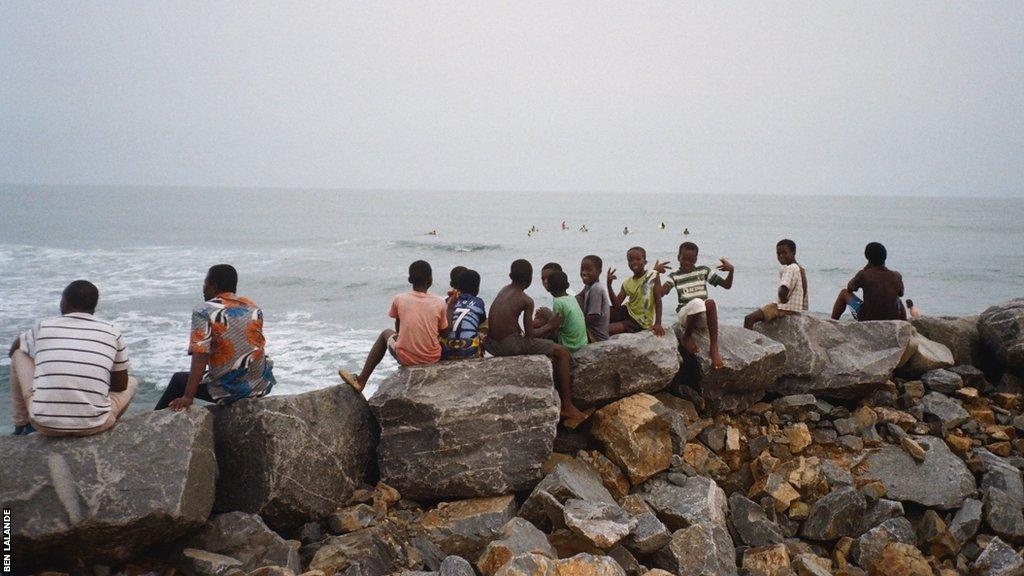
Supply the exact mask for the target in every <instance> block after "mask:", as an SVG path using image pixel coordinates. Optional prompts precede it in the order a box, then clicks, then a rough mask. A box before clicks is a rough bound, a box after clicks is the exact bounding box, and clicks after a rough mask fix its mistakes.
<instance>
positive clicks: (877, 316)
mask: <svg viewBox="0 0 1024 576" xmlns="http://www.w3.org/2000/svg"><path fill="white" fill-rule="evenodd" d="M886 256H887V252H886V250H885V246H882V245H881V244H879V243H878V242H871V243H869V244H868V245H867V246H865V247H864V257H865V258H867V260H868V264H867V266H865V267H864V268H862V269H861V270H860V271H859V272H857V274H856V275H855V276H854V277H853V279H851V280H850V283H849V284H847V285H846V288H844V289H842V290H840V291H839V296H838V297H837V298H836V302H835V304H834V305H833V306H832V319H833V320H839V318H840V317H841V316H842V315H843V312H844V311H845V310H846V308H847V306H849V308H850V314H851V315H852V316H853V319H854V320H861V321H866V320H906V319H907V310H906V308H904V307H903V300H901V298H903V276H901V275H900V273H899V272H897V271H895V270H890V269H888V268H886V267H885V259H886ZM857 290H863V291H864V298H863V299H861V298H858V297H857V295H856V294H855V292H856V291H857Z"/></svg>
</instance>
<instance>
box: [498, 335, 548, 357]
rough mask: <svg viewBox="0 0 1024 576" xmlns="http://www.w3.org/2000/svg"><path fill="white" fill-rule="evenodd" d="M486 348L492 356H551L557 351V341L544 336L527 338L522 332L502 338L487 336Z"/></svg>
mask: <svg viewBox="0 0 1024 576" xmlns="http://www.w3.org/2000/svg"><path fill="white" fill-rule="evenodd" d="M484 349H485V350H487V351H488V352H490V353H491V355H492V356H530V355H533V354H543V355H544V356H551V355H552V354H553V353H554V352H555V342H554V341H553V340H544V339H543V338H527V337H525V336H523V335H521V334H512V335H510V336H506V337H505V338H504V339H502V340H495V339H493V338H487V339H485V340H484Z"/></svg>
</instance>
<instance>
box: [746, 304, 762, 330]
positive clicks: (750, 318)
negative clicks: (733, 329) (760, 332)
mask: <svg viewBox="0 0 1024 576" xmlns="http://www.w3.org/2000/svg"><path fill="white" fill-rule="evenodd" d="M758 322H764V312H763V311H762V310H761V309H760V308H758V309H757V310H754V311H753V312H751V313H750V314H747V315H746V317H744V318H743V327H744V328H746V329H747V330H753V329H754V324H757V323H758Z"/></svg>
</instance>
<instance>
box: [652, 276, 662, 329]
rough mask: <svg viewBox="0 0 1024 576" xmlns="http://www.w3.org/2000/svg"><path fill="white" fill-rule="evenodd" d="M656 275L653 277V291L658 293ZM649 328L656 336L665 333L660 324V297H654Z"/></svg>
mask: <svg viewBox="0 0 1024 576" xmlns="http://www.w3.org/2000/svg"><path fill="white" fill-rule="evenodd" d="M660 284H661V283H660V282H659V281H658V277H657V276H655V277H654V293H655V294H657V293H658V289H659V285H660ZM651 330H653V331H654V334H655V335H657V336H664V335H665V327H664V326H662V325H661V298H655V299H654V326H651Z"/></svg>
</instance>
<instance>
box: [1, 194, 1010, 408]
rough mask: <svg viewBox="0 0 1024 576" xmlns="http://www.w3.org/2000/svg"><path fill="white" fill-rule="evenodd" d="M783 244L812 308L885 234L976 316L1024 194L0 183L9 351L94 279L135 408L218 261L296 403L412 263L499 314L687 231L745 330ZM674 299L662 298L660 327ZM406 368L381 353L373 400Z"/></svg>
mask: <svg viewBox="0 0 1024 576" xmlns="http://www.w3.org/2000/svg"><path fill="white" fill-rule="evenodd" d="M563 221H564V222H565V225H566V229H563V228H562V222H563ZM662 223H664V224H665V228H664V229H662V228H661V224H662ZM584 225H585V226H586V228H587V230H588V231H587V232H581V231H580V228H581V226H584ZM534 227H536V231H535V232H533V233H532V234H531V233H530V230H531V229H532V228H534ZM626 227H628V229H629V234H628V235H626V234H624V233H623V232H624V229H625V228H626ZM684 229H689V232H690V233H689V234H688V235H684V234H683V231H684ZM431 231H436V235H431V234H429V232H431ZM781 238H791V239H793V240H794V241H796V243H797V260H798V261H799V262H800V264H801V265H803V266H804V267H805V268H806V270H807V280H808V292H809V296H810V307H811V311H812V312H813V313H816V314H822V315H825V314H828V312H829V311H830V310H831V307H832V303H833V302H834V300H835V297H836V293H837V292H838V291H839V289H840V288H842V287H843V286H845V284H846V282H847V281H848V280H849V278H850V277H852V276H853V274H854V273H855V272H856V271H857V269H859V268H860V267H862V266H863V265H864V258H863V249H864V245H865V244H866V243H868V242H871V241H878V242H882V243H884V244H885V245H886V247H887V248H888V250H889V266H890V267H891V268H893V269H895V270H898V271H900V272H901V273H902V274H903V279H904V283H905V285H906V295H907V297H909V298H912V299H913V300H914V302H915V303H916V304H917V305H918V306H919V307H920V308H921V311H922V312H923V313H924V314H929V315H965V314H977V313H979V312H981V311H982V310H984V309H985V308H986V307H988V306H989V305H991V304H995V303H997V302H1000V301H1003V300H1006V299H1008V298H1011V297H1018V296H1024V200H1021V199H1007V198H1001V199H997V198H907V197H887V198H873V197H824V196H822V197H784V196H729V195H716V194H664V195H654V194H609V193H586V192H581V193H579V194H554V193H543V194H542V193H499V192H471V191H464V192H374V191H331V190H270V189H258V190H251V189H250V190H246V189H227V188H149V187H137V188H126V187H26V186H10V185H8V186H0V344H2V345H3V347H4V349H5V350H6V347H7V346H8V345H9V343H10V342H11V340H12V339H13V338H14V337H15V336H16V335H17V334H18V333H19V332H21V331H23V330H25V329H27V328H28V327H30V326H31V325H32V323H33V322H34V321H36V320H38V319H40V318H44V317H47V316H53V315H57V314H58V313H59V312H58V304H59V301H60V292H61V290H62V289H63V287H64V286H65V285H66V284H67V283H68V282H70V281H72V280H75V279H78V278H85V279H88V280H90V281H92V282H93V283H94V284H96V285H97V286H98V287H99V290H100V302H99V309H98V310H97V315H98V316H99V317H101V318H104V319H106V320H109V321H112V322H114V323H115V324H117V326H118V327H120V329H121V330H122V332H123V334H124V337H125V340H126V342H127V344H128V350H129V354H130V357H131V372H132V374H133V375H135V376H136V377H138V378H139V380H140V384H141V385H140V391H139V395H138V396H137V397H136V400H135V402H134V404H133V409H149V408H151V407H152V405H153V404H154V403H155V401H156V398H157V397H158V396H159V391H160V390H161V389H163V387H165V386H166V384H167V381H168V380H169V379H170V377H171V374H172V373H174V372H176V371H183V370H187V369H188V366H189V360H188V357H187V356H186V354H185V351H186V345H187V338H188V327H189V318H190V313H191V310H192V308H193V306H195V305H196V304H197V303H199V302H200V301H201V300H202V283H203V277H204V275H205V272H206V269H207V268H208V267H209V266H211V265H213V264H217V263H222V262H226V263H230V264H232V265H234V266H235V267H236V268H237V269H238V273H239V286H238V292H239V293H240V294H242V295H244V296H248V297H250V298H252V299H253V300H255V301H256V302H257V303H258V304H259V305H260V306H261V307H262V308H263V311H264V317H265V334H266V338H267V353H268V354H269V355H270V356H271V357H272V358H273V360H274V362H275V368H274V371H275V374H276V376H277V381H278V385H277V387H275V389H274V393H275V394H294V393H297V392H303V391H307V390H313V389H316V388H321V387H324V386H330V385H333V384H338V383H339V382H340V380H339V378H338V376H337V374H336V371H337V369H338V368H348V369H350V370H358V369H359V368H360V367H361V366H362V362H363V360H364V358H365V355H366V352H367V351H368V350H369V348H370V346H371V344H372V343H373V341H374V339H375V338H376V335H377V334H378V333H379V331H380V330H382V329H384V328H388V327H392V326H393V324H394V323H393V321H392V320H391V319H390V318H388V316H387V313H388V308H389V305H390V303H391V299H392V297H393V296H394V295H395V294H397V293H399V292H402V291H406V290H408V289H409V285H408V283H407V282H406V276H407V268H408V265H409V263H410V262H412V261H413V260H417V259H423V260H426V261H428V262H430V264H431V265H432V266H433V269H434V287H433V288H432V290H431V291H432V292H433V293H435V294H439V295H440V294H444V292H445V290H446V289H447V287H448V273H449V270H450V269H451V268H452V267H453V266H456V265H462V266H467V267H469V268H473V269H475V270H477V271H479V272H480V275H481V277H482V282H481V294H480V295H481V296H482V297H483V298H484V300H485V301H486V302H488V303H489V302H490V301H491V299H492V298H493V296H494V294H495V293H496V292H497V291H498V289H499V288H501V286H502V285H504V284H506V283H507V282H508V266H509V263H511V262H512V260H514V259H517V258H526V259H528V260H530V261H531V262H532V263H533V264H534V269H535V273H539V270H540V266H541V265H542V264H544V263H546V262H549V261H554V262H558V263H560V264H561V265H562V266H563V268H564V269H565V270H566V272H567V273H568V275H569V279H570V282H571V283H572V288H573V289H574V290H579V289H580V280H579V262H580V259H581V258H582V257H583V256H585V255H587V254H596V255H598V256H600V257H601V258H602V259H604V262H605V269H606V270H607V269H608V268H615V269H617V271H618V276H619V280H618V281H617V282H616V285H618V283H619V282H621V281H622V280H623V279H625V277H626V276H627V275H628V274H629V271H628V268H627V266H626V250H627V249H628V248H630V247H631V246H642V247H644V248H645V249H646V250H647V255H648V261H649V263H650V264H653V263H654V262H655V260H663V261H666V260H667V261H671V262H672V263H673V264H675V260H676V253H677V251H678V246H679V243H680V242H683V241H686V240H688V241H691V242H695V243H696V244H698V245H699V246H700V257H699V262H700V263H703V264H707V265H715V264H716V263H717V261H718V259H719V258H727V259H729V261H731V262H732V263H733V264H734V265H735V267H736V276H735V282H734V285H733V288H732V289H731V290H722V289H720V288H712V289H711V295H712V297H713V298H715V299H716V300H717V301H718V304H719V310H720V315H721V318H722V322H725V323H729V324H739V323H741V322H742V318H743V316H744V315H746V314H747V313H748V312H749V311H751V310H753V309H754V308H756V307H759V306H761V305H763V304H765V303H767V302H770V301H772V299H773V298H774V297H775V293H776V286H777V282H778V262H777V261H776V259H775V244H776V242H777V241H778V240H779V239H781ZM602 281H603V279H602ZM529 293H530V295H531V296H533V298H534V299H535V300H536V301H537V302H538V305H545V304H549V303H550V301H551V297H550V296H549V295H548V294H545V293H544V291H543V289H542V288H541V286H540V284H539V280H538V281H536V282H535V283H534V285H533V286H532V287H531V288H530V290H529ZM674 300H675V296H674V294H671V295H669V296H667V297H666V299H665V318H664V321H665V323H666V324H668V323H671V321H672V320H673V316H674V314H673V313H672V311H673V310H674ZM8 366H9V360H8V359H7V356H6V354H4V355H2V356H0V394H3V398H2V399H0V425H4V424H6V423H7V422H8V421H9V402H8V401H7V395H8V394H9V382H8V371H9V370H8ZM395 368H396V364H395V362H394V361H393V360H392V359H391V358H386V359H385V360H384V362H383V363H382V364H381V365H380V367H379V368H378V370H377V372H376V373H375V375H374V381H373V382H371V388H370V389H371V390H372V387H373V386H374V385H376V383H379V381H380V378H382V377H384V376H386V375H387V374H388V373H389V372H391V371H393V370H395Z"/></svg>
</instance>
